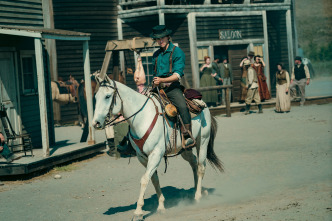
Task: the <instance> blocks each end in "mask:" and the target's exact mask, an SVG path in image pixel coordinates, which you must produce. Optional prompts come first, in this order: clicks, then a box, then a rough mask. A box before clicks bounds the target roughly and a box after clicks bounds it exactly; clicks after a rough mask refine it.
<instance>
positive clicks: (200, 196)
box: [195, 194, 202, 203]
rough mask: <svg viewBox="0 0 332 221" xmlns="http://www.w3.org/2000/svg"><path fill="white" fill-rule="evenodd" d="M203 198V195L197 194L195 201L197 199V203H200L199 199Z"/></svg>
mask: <svg viewBox="0 0 332 221" xmlns="http://www.w3.org/2000/svg"><path fill="white" fill-rule="evenodd" d="M201 198H202V195H198V194H196V195H195V201H196V203H199V201H200V200H201Z"/></svg>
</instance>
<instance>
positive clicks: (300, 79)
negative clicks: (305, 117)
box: [290, 56, 310, 106]
mask: <svg viewBox="0 0 332 221" xmlns="http://www.w3.org/2000/svg"><path fill="white" fill-rule="evenodd" d="M309 83H310V73H309V69H308V66H307V65H305V64H302V58H301V57H299V56H297V57H295V66H294V68H293V71H292V77H291V82H290V90H291V96H292V99H294V97H295V90H296V86H298V88H299V89H300V93H301V101H300V105H301V106H303V105H304V101H305V86H306V85H309Z"/></svg>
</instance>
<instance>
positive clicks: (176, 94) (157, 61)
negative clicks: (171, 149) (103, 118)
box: [119, 25, 194, 153]
mask: <svg viewBox="0 0 332 221" xmlns="http://www.w3.org/2000/svg"><path fill="white" fill-rule="evenodd" d="M171 33H172V31H171V30H169V29H167V27H166V26H165V25H157V26H155V27H153V28H152V33H151V34H150V37H151V38H153V39H154V40H155V41H156V42H157V43H158V45H159V46H160V48H159V49H158V50H157V51H156V52H155V53H154V54H153V61H152V63H153V70H154V73H153V75H154V78H153V83H154V85H155V86H158V87H159V88H160V89H163V90H164V91H165V93H166V95H167V97H168V99H169V100H170V101H171V102H172V103H173V104H174V106H175V107H176V108H177V110H178V111H179V114H180V117H181V119H182V122H183V124H181V128H180V129H181V133H182V134H183V137H184V140H185V141H184V144H185V147H188V146H191V145H192V144H193V143H194V140H193V139H192V138H191V133H192V130H191V116H190V113H189V109H188V107H187V105H186V100H185V98H184V96H183V91H182V89H181V84H180V80H181V78H182V77H183V76H184V73H183V69H184V66H185V54H184V52H183V51H182V50H181V49H180V48H179V47H177V46H175V45H174V44H173V43H172V42H171V41H170V38H171V37H170V34H171ZM126 140H127V139H126ZM123 143H124V142H121V144H123ZM128 143H129V147H127V146H122V145H120V146H119V151H120V152H121V153H132V151H129V152H128V149H132V147H131V145H130V142H128Z"/></svg>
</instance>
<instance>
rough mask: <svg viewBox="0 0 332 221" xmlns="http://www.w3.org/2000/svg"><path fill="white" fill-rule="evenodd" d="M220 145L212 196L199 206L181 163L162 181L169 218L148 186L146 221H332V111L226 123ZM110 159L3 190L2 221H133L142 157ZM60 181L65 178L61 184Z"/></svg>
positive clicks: (304, 110) (269, 114)
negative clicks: (220, 169) (219, 169)
mask: <svg viewBox="0 0 332 221" xmlns="http://www.w3.org/2000/svg"><path fill="white" fill-rule="evenodd" d="M217 119H218V124H219V131H218V134H217V140H216V143H215V150H216V153H217V155H218V156H219V157H220V158H221V159H222V161H223V163H224V166H225V173H223V174H220V173H218V172H216V171H214V170H213V169H212V168H211V166H209V165H208V167H207V170H206V174H205V177H204V180H203V186H204V187H205V188H207V190H208V192H209V195H208V196H205V197H204V198H203V199H202V201H201V202H200V203H198V204H197V203H195V202H194V200H193V197H194V194H193V189H192V187H193V177H192V172H191V169H190V167H189V165H188V164H187V163H186V162H185V161H183V160H182V159H181V157H177V158H175V159H170V160H169V165H168V170H167V173H166V174H164V173H163V171H164V168H165V165H164V163H161V165H160V167H159V171H158V172H159V178H160V183H161V186H162V191H163V193H164V196H165V198H166V201H165V207H166V209H167V211H166V213H165V214H157V213H155V210H156V209H157V199H156V195H155V192H154V188H153V186H152V185H151V183H150V184H149V186H148V188H147V192H146V195H145V205H144V207H143V209H144V210H145V211H146V213H145V219H146V220H158V221H159V220H181V221H184V220H301V221H302V220H332V182H331V181H332V158H331V156H332V136H331V135H332V104H325V105H312V106H304V107H293V108H292V110H291V112H290V113H288V114H276V113H274V111H273V109H265V110H264V114H257V113H252V114H250V115H249V116H244V115H243V114H242V113H234V114H232V117H231V118H226V117H223V116H219V117H218V118H217ZM128 162H129V158H121V159H118V160H115V159H113V158H110V157H109V156H108V155H106V154H101V155H99V156H96V157H94V158H92V159H89V160H86V161H83V162H79V163H75V164H73V165H70V166H68V169H69V170H70V171H69V172H65V171H62V172H61V171H60V172H57V171H53V172H51V173H49V174H46V175H44V176H40V177H36V178H34V179H32V180H28V181H24V182H21V181H16V182H9V181H7V182H4V183H5V185H4V186H2V187H0V220H17V221H20V220H24V221H27V220H33V221H38V220H47V221H50V220H65V221H66V220H75V221H76V220H91V221H94V220H130V219H131V217H132V214H133V212H134V209H135V206H136V200H137V198H138V193H139V187H140V186H139V180H140V178H141V176H142V174H143V173H144V169H143V167H142V166H141V165H140V164H139V163H138V161H137V159H136V158H131V160H130V164H128ZM55 174H60V175H61V176H62V179H54V178H53V177H54V175H55Z"/></svg>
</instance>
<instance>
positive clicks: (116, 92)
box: [99, 77, 150, 126]
mask: <svg viewBox="0 0 332 221" xmlns="http://www.w3.org/2000/svg"><path fill="white" fill-rule="evenodd" d="M110 81H112V82H113V84H114V86H112V85H111V84H110ZM99 87H109V88H112V89H113V90H114V93H113V98H112V102H111V105H110V108H109V112H108V115H110V113H111V110H112V109H113V107H114V105H116V96H117V95H118V96H119V98H120V100H121V108H122V107H123V100H122V98H121V95H120V93H119V90H118V87H117V86H116V83H115V81H114V80H113V79H110V78H108V77H105V79H104V80H103V81H100V86H99ZM149 99H150V96H148V97H147V99H146V101H145V102H144V104H143V105H142V107H141V108H140V109H139V110H138V111H136V112H135V113H134V114H132V115H131V116H130V117H127V118H124V119H123V120H121V121H118V122H115V121H116V120H117V119H118V118H119V117H120V116H121V115H118V116H116V117H115V118H114V119H112V120H110V121H108V122H107V123H105V126H114V125H117V124H119V123H121V122H123V121H125V120H128V119H130V118H132V117H133V116H135V115H136V114H138V113H139V112H140V111H141V110H143V108H144V106H145V104H146V103H147V102H148V100H149Z"/></svg>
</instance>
